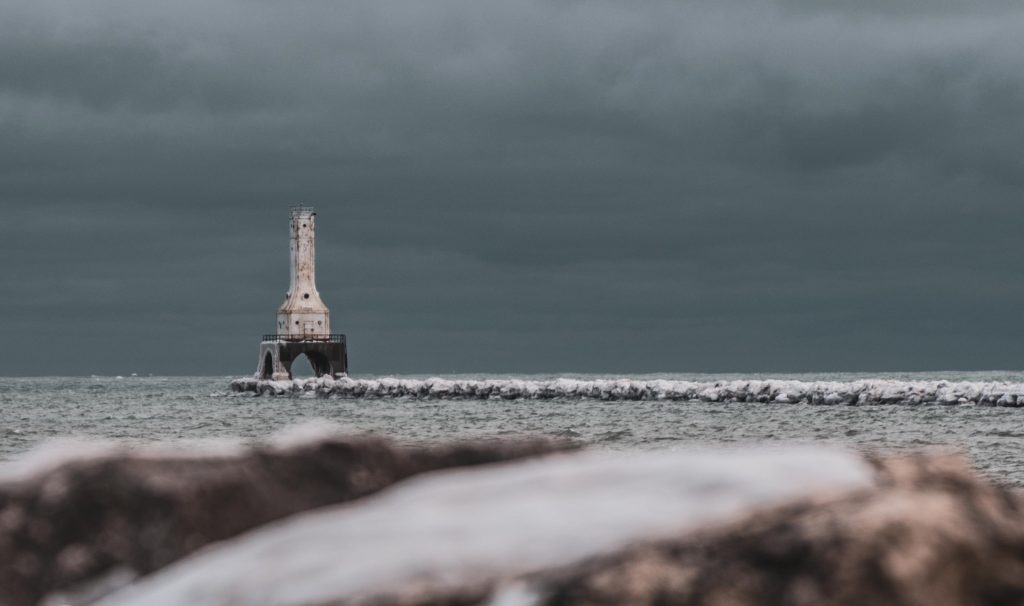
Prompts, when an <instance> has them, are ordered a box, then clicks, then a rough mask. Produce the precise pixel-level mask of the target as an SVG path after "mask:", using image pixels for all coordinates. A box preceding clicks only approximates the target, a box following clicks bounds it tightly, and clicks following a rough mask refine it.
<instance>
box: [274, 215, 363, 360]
mask: <svg viewBox="0 0 1024 606" xmlns="http://www.w3.org/2000/svg"><path fill="white" fill-rule="evenodd" d="M288 214H289V219H290V220H289V231H290V235H291V238H290V243H289V249H290V252H291V275H290V279H289V282H288V291H287V292H286V293H285V296H284V302H283V303H281V307H279V308H278V310H277V330H276V331H275V333H274V334H269V335H263V340H262V342H261V343H260V361H259V366H258V368H257V371H256V376H257V378H261V379H274V380H282V379H290V378H292V374H291V367H292V363H293V362H294V361H295V359H296V358H298V357H299V356H301V355H305V356H306V357H307V358H308V359H309V363H310V366H312V367H313V372H314V373H315V374H316V376H318V377H321V376H324V375H327V376H332V377H333V376H337V375H339V374H344V373H347V372H348V352H347V349H346V342H345V335H341V334H332V333H331V312H330V310H328V309H327V305H325V304H324V302H323V300H322V299H321V298H320V293H319V292H317V289H316V210H315V209H313V208H311V207H309V206H293V207H292V208H291V210H290V211H289V213H288Z"/></svg>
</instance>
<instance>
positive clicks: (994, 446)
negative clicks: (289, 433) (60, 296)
mask: <svg viewBox="0 0 1024 606" xmlns="http://www.w3.org/2000/svg"><path fill="white" fill-rule="evenodd" d="M774 377H777V378H791V379H799V380H827V381H856V380H863V379H867V378H885V379H894V380H908V381H920V380H943V379H944V380H950V381H978V382H989V381H990V382H993V383H995V382H1016V383H1024V373H931V374H907V375H892V374H890V375H863V374H844V375H789V376H782V375H774ZM535 378H536V377H535ZM541 378H543V377H541ZM584 378H585V377H584ZM649 378H670V379H685V380H700V381H712V382H713V381H716V380H723V381H725V380H734V379H736V378H737V377H736V376H728V375H658V376H654V375H651V376H650V377H649ZM757 378H766V377H764V376H759V377H757ZM230 380H231V377H124V378H114V377H39V378H35V377H33V378H0V459H10V458H13V457H16V456H18V455H19V454H20V453H23V452H25V451H27V450H29V449H30V448H32V447H33V446H34V445H36V444H38V443H39V442H41V441H44V440H47V439H50V438H57V437H68V436H72V437H95V438H107V439H116V440H123V441H126V442H128V443H133V444H134V443H142V442H149V441H176V440H197V439H198V440H203V439H217V438H233V439H243V440H248V439H257V438H261V437H265V436H268V435H270V434H272V433H275V432H277V431H280V430H281V429H283V428H285V427H288V426H292V425H295V424H300V423H304V422H312V421H318V420H326V421H329V422H331V423H335V424H338V425H341V426H344V427H348V428H351V429H352V430H355V431H372V432H379V433H382V434H386V435H388V436H391V437H393V438H395V439H398V440H401V441H405V442H415V443H426V442H431V441H437V440H447V439H453V438H475V437H495V436H512V435H521V434H545V435H557V436H569V437H572V438H575V439H578V440H580V441H582V442H584V443H587V444H590V445H592V446H594V447H598V448H608V449H623V450H631V449H670V448H675V447H680V446H684V445H692V444H702V445H707V444H719V445H721V444H731V445H737V444H745V443H763V442H787V443H816V442H825V443H829V444H838V445H844V446H849V447H853V448H856V449H860V450H871V451H893V450H906V449H922V448H933V447H952V448H956V449H960V450H963V451H965V452H967V453H968V454H969V455H970V456H971V458H972V459H973V460H974V461H975V463H976V464H977V465H978V467H979V468H981V469H982V470H983V471H985V472H986V473H987V474H989V475H991V476H992V477H994V478H996V479H998V480H999V481H1002V482H1005V483H1007V484H1010V485H1014V486H1024V456H1022V450H1024V409H1021V408H1006V407H997V406H978V405H974V404H959V405H918V406H901V405H873V406H843V405H838V406H835V405H832V406H828V405H814V404H807V403H778V402H772V403H756V402H741V403H720V402H693V401H659V400H653V401H628V402H627V401H603V400H594V399H571V400H569V399H566V400H560V399H557V398H556V399H544V400H505V399H488V400H478V399H416V398H408V397H405V398H373V399H365V398H351V399H350V398H339V397H318V396H316V395H314V394H303V395H293V396H277V397H271V396H261V397H254V396H252V395H249V394H231V393H230V392H229V390H228V385H229V382H230Z"/></svg>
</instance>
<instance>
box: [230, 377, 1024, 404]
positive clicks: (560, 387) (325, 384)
mask: <svg viewBox="0 0 1024 606" xmlns="http://www.w3.org/2000/svg"><path fill="white" fill-rule="evenodd" d="M231 390H232V391H233V392H236V393H250V394H255V395H295V394H304V393H313V394H317V395H321V396H337V397H343V398H403V397H405V398H423V399H441V400H444V399H453V400H457V399H476V400H555V399H569V400H580V399H592V400H611V401H616V400H621V401H641V400H669V401H696V402H760V403H778V404H788V403H806V404H827V405H873V404H909V405H915V404H942V405H960V404H967V405H980V406H1008V407H1017V406H1024V383H1012V382H1002V381H941V380H940V381H936V380H921V381H907V380H899V379H865V380H858V381H798V380H785V379H751V380H743V379H736V380H728V381H713V382H712V381H684V380H672V379H629V378H617V379H573V378H559V379H446V378H440V377H432V378H428V379H410V378H374V379H359V378H351V377H341V378H338V379H332V378H330V377H319V378H310V379H294V380H290V381H267V380H260V379H254V378H243V379H236V380H234V381H232V382H231Z"/></svg>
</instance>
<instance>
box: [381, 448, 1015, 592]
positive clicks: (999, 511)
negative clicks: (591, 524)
mask: <svg viewBox="0 0 1024 606" xmlns="http://www.w3.org/2000/svg"><path fill="white" fill-rule="evenodd" d="M877 465H878V468H879V475H880V482H879V486H878V487H877V488H872V489H868V490H861V491H856V492H853V493H850V494H847V495H845V496H842V497H840V498H834V499H830V500H805V501H803V502H799V503H794V504H791V505H787V506H784V507H781V508H775V509H771V510H765V511H761V512H758V513H756V514H754V515H752V516H750V517H747V518H745V519H743V520H741V521H738V522H735V523H733V524H730V525H728V526H726V527H723V528H718V529H713V530H707V531H705V532H703V533H700V534H698V535H694V536H689V537H681V538H678V539H666V540H663V541H658V542H654V543H650V544H645V545H637V546H633V547H631V548H628V549H625V550H623V551H621V552H619V553H615V554H612V555H607V556H604V557H600V558H597V559H594V560H591V561H587V562H583V563H580V564H577V565H574V566H571V567H568V568H566V569H563V570H558V571H553V572H548V573H543V574H540V575H537V576H534V577H532V578H530V579H526V580H525V582H526V584H527V586H528V587H529V588H530V591H531V592H533V591H536V592H537V599H536V600H535V601H534V602H533V603H535V604H538V605H546V606H585V605H586V606H597V605H612V604H637V605H641V604H651V605H654V604H679V605H689V604H693V605H697V604H699V605H702V606H753V605H761V604H772V605H779V606H829V605H831V606H862V605H867V604H886V605H896V606H899V605H906V606H910V605H914V606H955V605H956V606H960V605H968V604H970V605H991V606H997V605H999V606H1002V605H1010V604H1022V603H1024V516H1022V513H1024V512H1022V507H1021V502H1020V500H1019V498H1018V497H1017V496H1015V495H1014V494H1012V493H1010V492H1009V491H1007V490H1004V489H1002V488H1000V487H997V486H994V485H992V484H990V483H988V482H987V481H984V480H982V479H981V478H979V477H978V476H977V475H976V474H975V473H974V472H973V471H971V469H970V467H969V466H968V465H967V464H966V463H965V462H964V461H963V460H961V459H958V458H955V457H937V458H936V457H926V456H911V457H901V458H894V459H889V460H882V461H879V462H877ZM399 602H400V603H403V604H411V603H421V604H426V603H431V604H434V603H436V604H446V603H449V602H448V601H447V600H446V599H440V600H438V601H437V602H426V601H423V600H420V601H418V602H407V601H399ZM396 603H397V602H396Z"/></svg>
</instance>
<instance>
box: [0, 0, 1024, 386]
mask: <svg viewBox="0 0 1024 606" xmlns="http://www.w3.org/2000/svg"><path fill="white" fill-rule="evenodd" d="M1022 32H1024V4H1022V3H1021V2H1020V1H1019V0H963V1H954V0H932V1H930V2H919V1H912V0H749V1H748V0H700V1H698V0H693V1H664V2H662V1H659V0H645V1H625V0H623V1H619V2H612V1H602V0H595V1H588V2H583V1H575V0H548V1H539V0H500V1H491V0H431V1H428V2H424V1H422V0H407V1H406V0H355V1H351V2H337V1H333V0H332V1H323V2H287V3H285V2H271V1H263V2H261V1H252V0H246V1H238V2H232V1H226V0H194V1H193V0H175V1H174V2H160V3H156V2H150V3H140V2H136V1H134V0H132V1H129V0H124V1H108V0H93V1H90V2H79V1H75V0H67V1H51V0H7V1H5V2H4V3H3V5H2V7H0V210H2V214H0V258H2V260H3V278H2V279H0V329H2V333H0V336H2V337H3V347H2V350H0V360H2V365H0V374H7V375H17V374H90V373H96V374H128V373H130V372H138V373H154V374H247V373H251V372H253V371H254V370H255V368H256V363H257V357H258V356H257V354H258V352H257V349H258V340H259V336H260V335H261V334H263V333H265V332H271V331H272V330H273V327H274V314H275V311H276V308H277V306H278V305H279V304H280V303H281V301H282V300H283V295H284V291H285V288H286V287H287V282H288V240H287V238H288V231H287V229H288V225H287V223H288V215H287V208H288V206H289V205H290V204H293V203H298V202H301V203H305V204H309V205H313V206H315V207H316V208H317V209H318V211H319V216H318V236H317V237H318V240H317V246H318V258H317V266H318V270H319V275H318V282H319V289H320V292H321V294H322V296H323V298H324V301H325V302H326V303H327V304H328V305H329V306H330V308H331V312H332V321H333V324H334V329H335V331H337V332H345V333H347V334H348V337H349V348H350V353H349V356H350V360H351V365H352V371H353V372H354V373H357V374H358V373H391V372H417V373H447V372H614V373H637V372H687V371H725V372H731V371H735V372H752V371H831V370H926V369H991V368H997V369H1011V368H1022V367H1024V195H1022V193H1024V35H1022Z"/></svg>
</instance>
